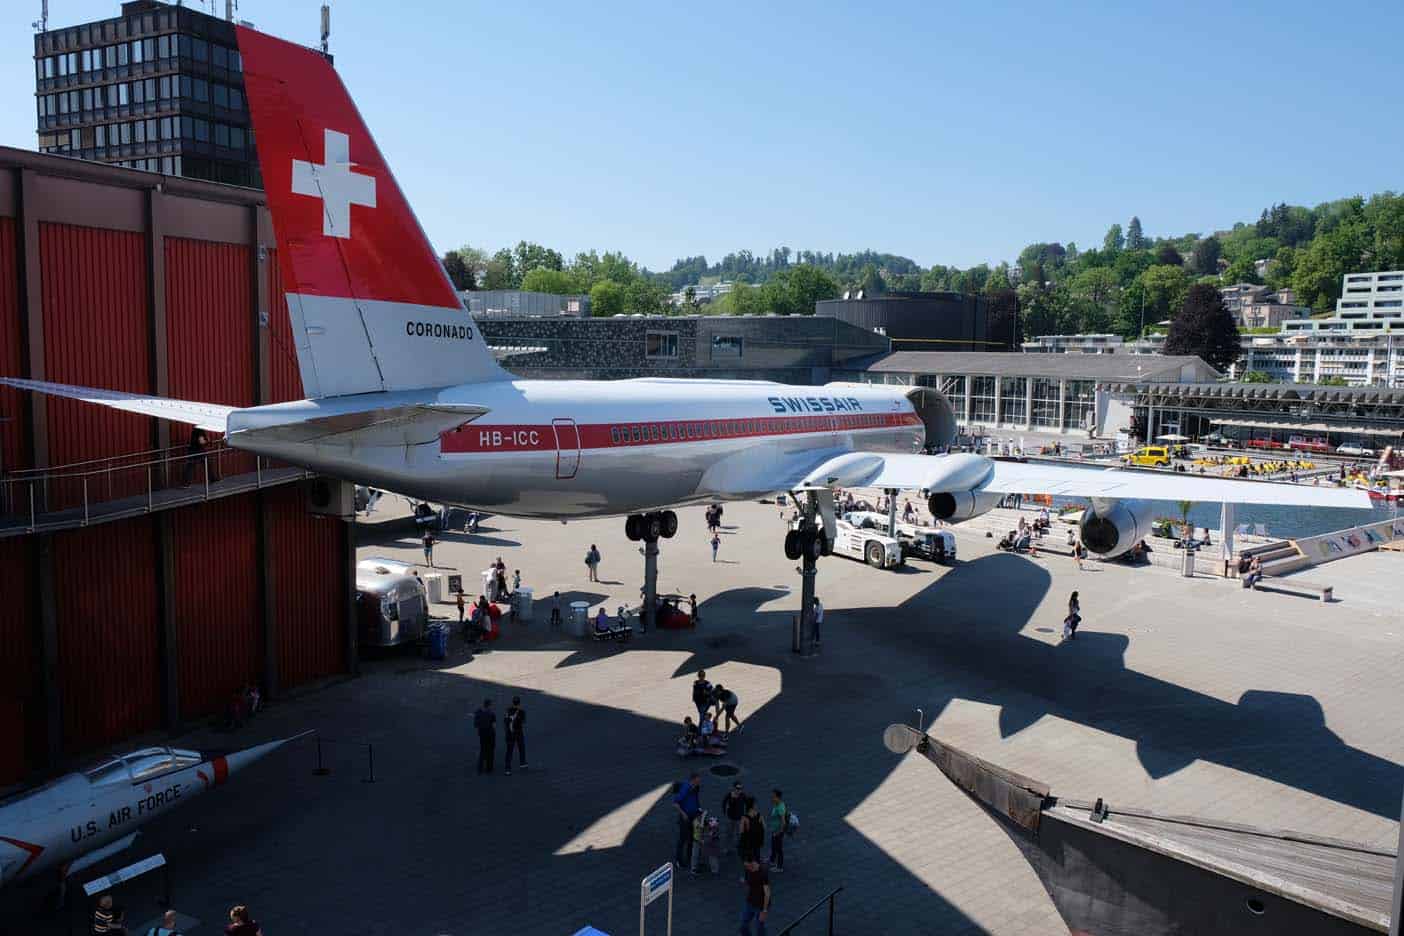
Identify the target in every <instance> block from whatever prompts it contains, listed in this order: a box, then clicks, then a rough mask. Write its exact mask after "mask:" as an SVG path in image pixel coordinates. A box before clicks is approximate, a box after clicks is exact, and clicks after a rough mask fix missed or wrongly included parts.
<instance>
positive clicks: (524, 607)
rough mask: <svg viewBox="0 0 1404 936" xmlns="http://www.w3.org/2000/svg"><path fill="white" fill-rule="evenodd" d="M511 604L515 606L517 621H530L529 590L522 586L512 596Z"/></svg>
mask: <svg viewBox="0 0 1404 936" xmlns="http://www.w3.org/2000/svg"><path fill="white" fill-rule="evenodd" d="M512 602H513V604H515V605H516V606H517V608H516V616H517V620H519V621H530V620H531V589H530V588H527V587H525V586H523V587H522V588H519V589H517V590H516V591H515V592H514V593H513V594H512Z"/></svg>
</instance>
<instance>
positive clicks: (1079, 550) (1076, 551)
mask: <svg viewBox="0 0 1404 936" xmlns="http://www.w3.org/2000/svg"><path fill="white" fill-rule="evenodd" d="M1068 535H1069V536H1071V535H1072V534H1071V532H1070V533H1069V534H1068ZM1086 556H1087V550H1086V548H1085V547H1083V545H1082V540H1074V541H1073V558H1074V559H1076V560H1077V571H1079V572H1081V571H1082V560H1083V559H1085V558H1086Z"/></svg>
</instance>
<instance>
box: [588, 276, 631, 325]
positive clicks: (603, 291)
mask: <svg viewBox="0 0 1404 936" xmlns="http://www.w3.org/2000/svg"><path fill="white" fill-rule="evenodd" d="M623 312H624V287H623V286H620V285H619V284H618V283H616V282H615V281H614V280H600V281H599V282H598V283H596V284H595V285H594V286H592V287H590V314H591V315H597V316H603V315H620V314H622V313H623Z"/></svg>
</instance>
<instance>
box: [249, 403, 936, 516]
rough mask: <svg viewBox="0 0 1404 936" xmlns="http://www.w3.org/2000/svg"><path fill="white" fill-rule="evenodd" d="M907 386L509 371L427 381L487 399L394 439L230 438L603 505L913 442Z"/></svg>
mask: <svg viewBox="0 0 1404 936" xmlns="http://www.w3.org/2000/svg"><path fill="white" fill-rule="evenodd" d="M907 391H908V388H905V387H884V386H871V385H867V384H847V383H845V384H827V385H825V386H822V387H799V386H790V385H786V384H778V383H770V382H764V381H741V380H734V381H733V380H726V381H722V380H717V381H712V380H668V379H648V378H645V379H639V380H619V381H594V380H510V381H491V382H484V383H471V384H462V385H460V386H456V387H450V388H447V389H444V390H441V391H438V392H437V393H436V395H435V397H434V399H435V401H436V402H437V403H440V404H449V405H452V404H465V405H473V406H481V407H484V408H486V409H487V412H486V413H485V414H484V415H483V416H480V417H478V418H477V419H474V420H472V421H471V422H467V423H465V424H464V425H462V426H460V427H459V428H457V429H454V430H450V431H448V432H445V433H443V434H442V435H440V436H439V437H438V438H437V439H435V440H434V441H432V442H426V443H424V444H419V445H407V446H406V445H401V446H347V445H344V444H341V445H318V444H316V443H298V444H291V443H285V444H280V445H278V446H277V447H276V448H275V447H270V446H269V445H267V444H262V445H259V446H257V447H254V446H251V445H248V444H247V443H246V442H244V441H243V440H241V439H240V437H239V434H238V433H234V434H232V435H231V437H230V444H231V445H234V446H236V447H249V448H254V450H256V451H260V452H261V453H262V454H266V455H271V456H274V457H278V458H283V459H286V460H288V461H290V462H293V463H295V464H302V465H306V466H308V467H309V468H312V469H313V470H317V471H322V472H325V473H327V474H332V475H337V476H340V477H344V478H348V479H351V480H355V481H357V482H361V483H367V484H372V485H375V486H379V487H384V488H388V489H390V490H393V491H398V492H400V493H404V494H410V495H414V496H419V497H423V498H426V499H432V500H436V501H441V502H446V503H454V504H461V505H464V506H468V507H476V508H481V509H484V510H488V511H492V512H494V513H501V514H508V515H512V516H522V517H547V518H559V519H569V518H577V517H591V516H611V515H620V514H627V513H634V512H638V511H643V510H650V509H655V508H661V507H669V506H675V505H681V504H687V503H692V502H697V501H702V500H709V499H712V498H716V497H731V498H738V497H749V496H758V495H761V494H766V493H771V492H772V491H773V490H775V488H774V486H767V481H766V479H767V477H780V476H782V472H781V471H780V470H779V469H780V468H781V467H782V466H783V465H784V463H785V461H786V459H794V458H798V457H804V458H810V457H812V456H815V455H818V454H821V453H832V454H841V453H843V452H849V451H854V450H862V451H868V452H913V451H919V450H920V448H921V446H922V444H923V441H924V439H925V428H924V426H923V424H922V421H921V419H920V417H919V416H918V415H917V413H916V411H915V410H914V408H913V406H912V404H911V402H910V401H908V400H907V398H906V396H905V394H906V392H907Z"/></svg>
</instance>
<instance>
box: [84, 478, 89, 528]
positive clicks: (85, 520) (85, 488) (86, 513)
mask: <svg viewBox="0 0 1404 936" xmlns="http://www.w3.org/2000/svg"><path fill="white" fill-rule="evenodd" d="M87 525H88V476H87V475H83V526H87Z"/></svg>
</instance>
